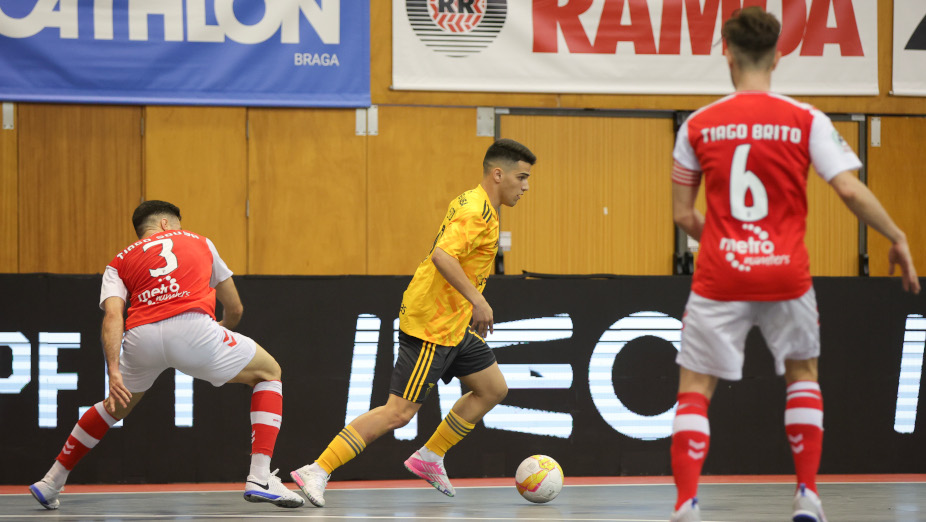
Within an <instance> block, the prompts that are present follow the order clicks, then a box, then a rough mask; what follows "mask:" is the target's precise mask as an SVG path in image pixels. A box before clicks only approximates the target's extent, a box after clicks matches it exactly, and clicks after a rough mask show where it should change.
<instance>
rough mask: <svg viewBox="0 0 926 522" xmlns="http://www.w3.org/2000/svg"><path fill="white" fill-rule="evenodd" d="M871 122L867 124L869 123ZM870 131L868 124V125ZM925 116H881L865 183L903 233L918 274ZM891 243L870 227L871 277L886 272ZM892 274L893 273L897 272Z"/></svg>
mask: <svg viewBox="0 0 926 522" xmlns="http://www.w3.org/2000/svg"><path fill="white" fill-rule="evenodd" d="M869 125H870V124H869ZM869 131H870V126H869ZM924 135H926V118H909V117H883V118H881V146H880V147H872V146H871V140H870V139H869V143H868V186H869V188H871V190H872V192H874V193H875V195H876V196H877V197H878V199H879V200H881V203H883V204H884V207H885V208H886V209H887V211H888V213H889V214H890V215H891V217H892V218H893V219H894V222H895V223H897V226H899V227H900V228H901V229H902V230H903V231H904V233H906V234H907V241H908V243H909V244H910V250H911V251H912V253H913V262H914V264H915V266H916V271H917V273H918V274H919V275H920V277H924V276H926V227H924V226H923V216H924V215H926V211H924V209H923V194H926V176H923V174H922V166H923V165H924V163H926V148H924V147H923V136H924ZM889 249H890V242H889V241H888V240H887V239H885V238H884V236H882V235H881V234H879V233H878V232H876V231H875V230H873V229H871V228H870V227H869V229H868V257H869V267H870V273H871V275H873V276H886V275H888V262H887V252H888V250H889ZM898 273H899V271H898V272H897V273H895V275H897V274H898Z"/></svg>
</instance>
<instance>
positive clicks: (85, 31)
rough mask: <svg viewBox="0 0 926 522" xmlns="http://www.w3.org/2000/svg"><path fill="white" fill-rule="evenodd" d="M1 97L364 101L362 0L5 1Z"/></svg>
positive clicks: (365, 8) (366, 42) (366, 51)
mask: <svg viewBox="0 0 926 522" xmlns="http://www.w3.org/2000/svg"><path fill="white" fill-rule="evenodd" d="M0 99H2V100H5V101H43V102H76V103H112V104H170V105H177V104H181V105H246V106H287V107H368V106H369V105H370V5H369V1H368V0H347V1H343V2H342V1H341V0H263V1H257V0H248V1H241V0H239V1H237V2H236V1H234V0H115V1H114V0H32V1H29V0H0Z"/></svg>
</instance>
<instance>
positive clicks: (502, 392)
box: [489, 384, 508, 404]
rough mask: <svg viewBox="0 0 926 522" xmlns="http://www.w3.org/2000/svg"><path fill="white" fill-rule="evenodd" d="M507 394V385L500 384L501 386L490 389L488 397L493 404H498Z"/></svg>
mask: <svg viewBox="0 0 926 522" xmlns="http://www.w3.org/2000/svg"><path fill="white" fill-rule="evenodd" d="M507 396H508V385H507V384H502V385H501V386H499V387H497V388H495V389H493V390H492V393H491V396H490V397H489V398H490V399H491V401H492V402H493V403H495V404H498V403H500V402H502V401H503V400H505V397H507Z"/></svg>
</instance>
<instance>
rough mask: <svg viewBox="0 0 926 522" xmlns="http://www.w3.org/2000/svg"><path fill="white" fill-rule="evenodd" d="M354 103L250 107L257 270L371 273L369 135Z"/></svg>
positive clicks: (252, 261)
mask: <svg viewBox="0 0 926 522" xmlns="http://www.w3.org/2000/svg"><path fill="white" fill-rule="evenodd" d="M355 113H356V111H354V110H353V109H250V110H249V111H248V117H249V119H250V129H251V130H250V135H251V136H250V139H249V142H248V151H249V157H248V165H249V173H248V176H249V197H250V202H251V216H250V218H249V219H248V238H249V248H248V266H249V269H250V272H251V273H252V274H297V275H301V274H318V275H337V274H365V273H366V271H367V267H366V260H367V257H366V247H367V237H366V224H367V181H366V180H367V154H366V138H365V137H361V136H356V127H355Z"/></svg>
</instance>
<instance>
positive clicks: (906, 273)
mask: <svg viewBox="0 0 926 522" xmlns="http://www.w3.org/2000/svg"><path fill="white" fill-rule="evenodd" d="M887 261H888V263H889V264H890V268H889V269H888V273H889V274H890V275H894V266H895V265H897V266H899V267H900V277H901V282H902V284H903V289H904V290H905V291H907V292H913V293H914V294H918V293H920V280H919V278H918V277H917V276H916V267H914V266H913V256H912V255H910V247H909V246H908V245H907V242H906V241H902V242H899V243H894V244H893V245H891V249H890V250H889V251H888V253H887Z"/></svg>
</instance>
